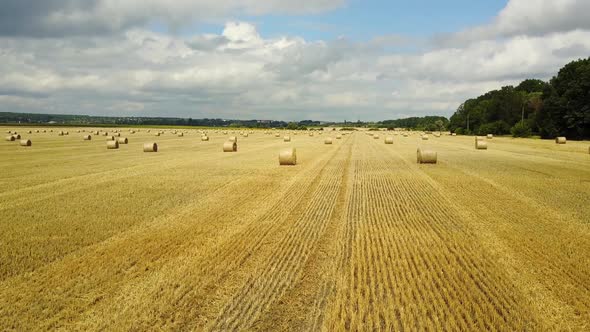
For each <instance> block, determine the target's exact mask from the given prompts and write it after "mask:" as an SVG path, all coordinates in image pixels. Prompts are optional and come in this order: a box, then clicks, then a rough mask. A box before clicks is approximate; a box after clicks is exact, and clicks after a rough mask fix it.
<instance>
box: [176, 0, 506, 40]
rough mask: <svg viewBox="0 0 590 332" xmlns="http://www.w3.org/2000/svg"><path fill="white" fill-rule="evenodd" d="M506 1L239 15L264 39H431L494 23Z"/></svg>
mask: <svg viewBox="0 0 590 332" xmlns="http://www.w3.org/2000/svg"><path fill="white" fill-rule="evenodd" d="M505 5H506V1H505V0H484V1H481V0H480V1H473V0H471V1H470V0H444V1H441V0H415V1H386V0H366V1H360V0H349V1H347V3H346V4H345V5H344V6H343V7H341V8H338V9H334V10H331V11H328V12H324V13H321V14H311V15H304V16H302V15H264V16H238V17H235V19H236V20H241V21H248V22H252V23H254V24H256V27H257V29H258V32H259V33H260V34H261V36H262V37H265V38H272V37H277V36H283V35H291V36H292V35H296V36H301V37H303V38H305V39H306V40H327V39H328V40H329V39H335V38H338V37H341V36H344V37H346V38H348V39H351V40H355V41H367V40H370V39H372V38H374V37H377V36H383V35H405V36H414V37H430V36H432V35H434V34H438V33H450V32H454V31H459V30H463V29H466V28H469V27H472V26H477V25H480V24H484V23H488V22H490V21H491V20H492V19H493V18H494V17H495V16H496V15H497V14H498V12H499V11H500V10H501V9H502V8H503V7H504V6H505ZM222 29H223V23H220V24H201V25H199V26H196V27H193V28H190V29H187V28H185V29H183V34H193V33H198V32H201V33H202V32H206V33H219V32H220V31H221V30H222Z"/></svg>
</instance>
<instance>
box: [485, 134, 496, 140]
mask: <svg viewBox="0 0 590 332" xmlns="http://www.w3.org/2000/svg"><path fill="white" fill-rule="evenodd" d="M486 138H487V139H492V138H494V135H493V134H487V136H486Z"/></svg>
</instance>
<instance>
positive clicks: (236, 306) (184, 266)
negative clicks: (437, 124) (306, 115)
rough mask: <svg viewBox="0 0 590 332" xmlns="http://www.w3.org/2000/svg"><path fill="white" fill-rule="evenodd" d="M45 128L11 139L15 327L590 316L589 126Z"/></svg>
mask: <svg viewBox="0 0 590 332" xmlns="http://www.w3.org/2000/svg"><path fill="white" fill-rule="evenodd" d="M36 129H37V128H17V130H18V132H27V130H33V131H34V132H35V133H34V134H30V135H29V136H31V137H30V139H31V140H34V141H35V144H34V145H33V146H31V147H30V148H26V149H25V148H21V147H19V146H18V144H15V142H6V141H2V144H0V157H1V158H0V174H2V176H1V177H0V234H1V237H0V326H1V327H2V329H3V330H59V329H61V330H197V331H203V330H204V331H207V330H212V331H230V330H260V331H269V330H296V331H298V330H305V331H322V330H323V331H339V330H351V331H358V330H382V331H393V330H405V331H415V330H465V331H481V330H499V331H522V330H574V331H584V330H588V328H589V322H590V290H589V288H590V287H589V286H588V285H590V258H589V256H588V252H590V230H589V227H590V226H589V223H588V220H590V212H589V210H588V208H587V207H588V206H589V203H590V194H589V193H590V168H589V167H588V166H589V164H590V156H589V154H588V142H575V141H569V142H567V144H566V145H558V144H555V142H554V141H552V140H551V141H549V140H547V141H540V140H529V139H510V138H504V137H494V138H493V143H490V144H493V149H490V150H489V151H487V152H486V153H481V151H476V150H475V149H473V137H463V136H457V137H452V136H447V135H443V136H441V137H440V138H437V139H434V140H430V141H428V142H423V141H421V137H420V135H417V134H415V133H411V135H410V136H409V137H407V138H404V139H400V140H396V141H394V142H393V145H385V144H383V143H382V142H381V141H379V140H374V139H372V137H371V136H367V135H364V134H359V133H355V134H350V135H346V136H343V137H342V138H341V139H340V140H334V142H333V146H329V145H328V146H326V145H324V144H322V143H323V142H322V137H310V136H308V135H299V136H297V140H294V143H292V144H293V146H294V147H296V148H297V153H298V157H299V158H297V166H294V167H281V166H279V165H278V163H277V162H276V158H277V155H276V153H277V151H280V150H281V149H284V143H283V142H282V141H281V140H276V139H275V138H274V137H273V135H264V134H263V133H262V132H259V131H256V132H254V133H253V134H251V135H250V137H249V138H248V139H247V140H244V141H243V142H242V143H241V144H240V152H239V153H223V152H222V151H221V149H220V146H221V145H222V144H223V142H224V141H225V140H226V139H227V133H225V134H222V133H221V132H219V133H213V132H210V134H209V138H210V141H211V142H204V141H201V133H200V132H197V131H192V130H188V132H186V133H185V135H184V137H178V136H177V135H170V134H165V135H162V136H161V137H160V138H159V139H158V143H159V144H160V145H161V150H160V151H159V152H158V153H149V154H146V153H143V152H142V146H143V143H144V142H149V141H150V140H151V139H153V133H152V134H150V133H149V131H147V130H146V131H137V132H136V134H134V139H133V140H131V141H129V144H128V146H124V147H121V148H120V149H119V150H118V151H116V152H113V151H107V149H105V146H104V144H105V141H104V140H102V139H101V140H93V141H83V140H81V139H80V137H79V136H76V135H73V136H57V135H55V134H53V133H50V132H49V130H48V132H47V133H36ZM3 130H4V131H7V130H14V128H4V129H3ZM167 133H169V131H167ZM27 138H29V137H27ZM115 142H116V141H115ZM425 143H427V145H428V149H432V150H434V151H437V152H438V154H439V155H438V159H439V160H438V164H437V165H420V164H417V163H416V159H415V158H416V148H417V146H418V145H421V144H425ZM97 160H100V162H97Z"/></svg>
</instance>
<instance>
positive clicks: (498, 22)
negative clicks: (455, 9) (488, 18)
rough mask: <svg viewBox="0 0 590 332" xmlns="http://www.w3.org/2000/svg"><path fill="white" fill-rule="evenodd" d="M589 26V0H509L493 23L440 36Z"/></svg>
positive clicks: (457, 40) (458, 40) (471, 37)
mask: <svg viewBox="0 0 590 332" xmlns="http://www.w3.org/2000/svg"><path fill="white" fill-rule="evenodd" d="M579 29H586V30H588V29H590V1H588V0H509V1H508V4H507V5H506V7H504V9H502V10H501V11H500V13H499V14H498V15H497V16H496V17H495V18H494V20H493V21H492V22H491V23H490V24H486V25H482V26H477V27H474V28H470V29H467V30H464V31H460V32H458V33H452V34H449V35H446V36H439V42H440V43H441V44H442V45H457V44H465V43H470V42H474V41H478V40H482V39H495V38H498V37H513V36H518V35H526V36H540V35H545V34H551V33H557V32H568V31H572V30H579Z"/></svg>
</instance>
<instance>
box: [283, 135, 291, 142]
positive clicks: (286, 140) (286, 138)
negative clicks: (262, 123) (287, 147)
mask: <svg viewBox="0 0 590 332" xmlns="http://www.w3.org/2000/svg"><path fill="white" fill-rule="evenodd" d="M283 142H291V136H285V137H283Z"/></svg>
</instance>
